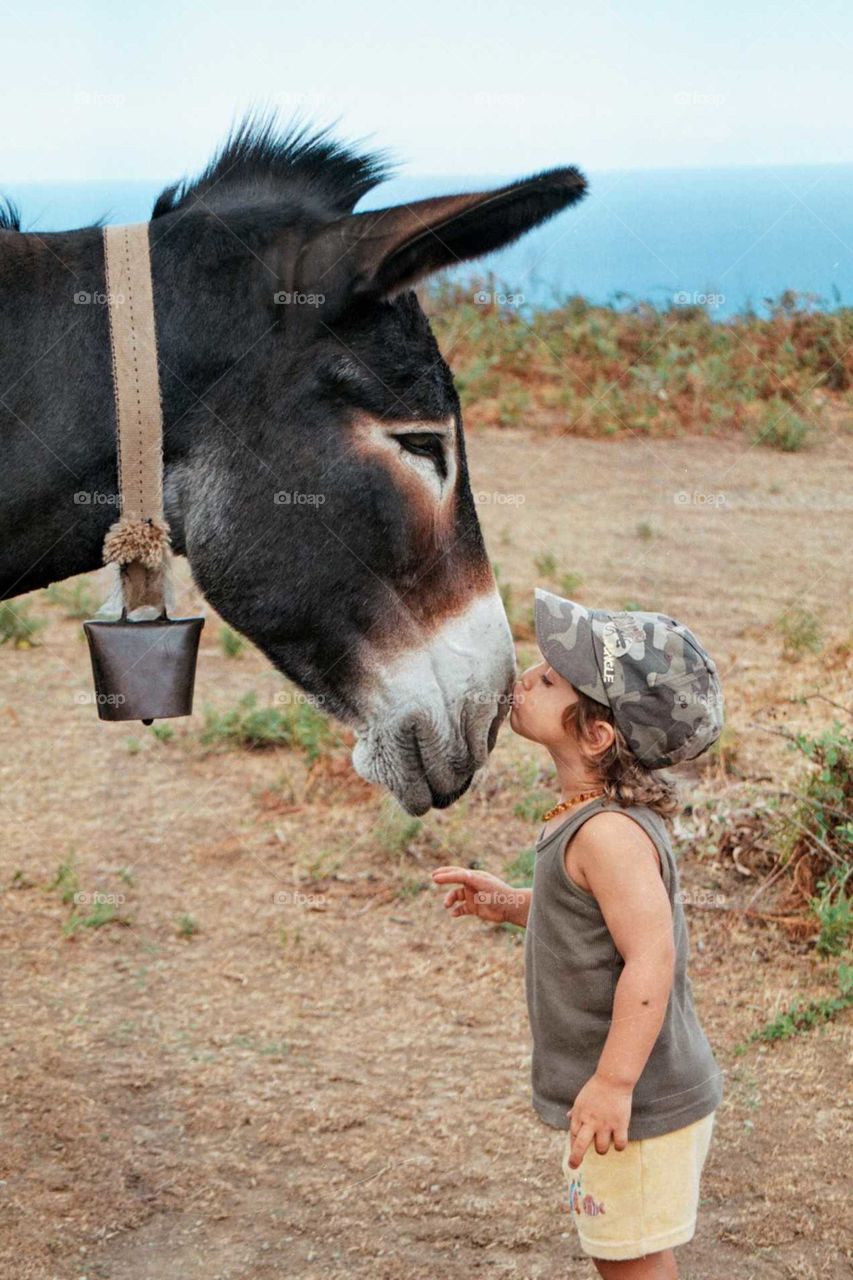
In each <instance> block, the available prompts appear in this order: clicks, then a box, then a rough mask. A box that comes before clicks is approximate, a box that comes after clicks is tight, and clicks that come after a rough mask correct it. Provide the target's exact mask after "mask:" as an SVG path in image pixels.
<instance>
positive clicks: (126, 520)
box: [104, 222, 169, 609]
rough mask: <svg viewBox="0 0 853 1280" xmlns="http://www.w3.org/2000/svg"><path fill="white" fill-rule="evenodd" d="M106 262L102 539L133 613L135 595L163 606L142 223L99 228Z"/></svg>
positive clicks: (150, 299)
mask: <svg viewBox="0 0 853 1280" xmlns="http://www.w3.org/2000/svg"><path fill="white" fill-rule="evenodd" d="M104 261H105V274H106V293H107V303H108V306H109V322H110V344H111V347H112V367H113V388H114V393H115V414H116V444H117V451H118V481H119V491H120V498H121V519H120V520H118V521H116V523H115V524H114V525H113V526H112V527H111V528H110V530H109V532H108V533H107V536H106V539H105V542H104V559H105V561H107V562H109V561H113V562H115V563H117V564H119V565H121V566H122V569H123V586H124V596H125V606H126V607H127V608H128V609H131V608H134V607H137V606H138V605H139V604H140V603H142V602H143V601H141V600H140V598H139V595H140V591H141V592H142V594H143V595H144V596H145V597H146V599H145V601H144V603H148V604H160V603H162V594H163V572H162V571H163V570H164V568H165V561H166V559H167V557H168V549H169V534H168V526H167V525H166V524H165V521H164V519H163V413H162V408H161V404H160V379H159V376H158V372H157V334H156V329H155V324H154V295H153V289H152V283H151V256H150V251H149V247H148V223H147V222H141V223H136V224H134V225H131V226H122V227H104ZM143 571H144V572H143ZM131 587H132V590H131ZM131 595H132V596H133V597H134V598H133V599H131V598H129V597H130V596H131Z"/></svg>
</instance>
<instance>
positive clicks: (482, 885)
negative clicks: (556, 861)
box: [432, 867, 530, 924]
mask: <svg viewBox="0 0 853 1280" xmlns="http://www.w3.org/2000/svg"><path fill="white" fill-rule="evenodd" d="M432 878H433V880H434V881H435V883H436V884H452V885H455V886H456V887H455V888H454V889H451V890H450V892H449V893H448V894H447V896H446V897H445V899H444V907H445V910H446V911H448V912H449V913H450V915H452V916H479V917H480V919H481V920H488V921H489V922H490V923H491V924H503V923H504V922H509V923H510V924H524V923H526V920H527V904H528V898H529V893H530V891H529V890H528V889H513V887H512V885H511V884H507V883H506V881H505V880H499V879H498V877H497V876H491V875H489V873H488V872H487V871H470V870H468V868H467V867H439V868H438V870H437V871H433V873H432Z"/></svg>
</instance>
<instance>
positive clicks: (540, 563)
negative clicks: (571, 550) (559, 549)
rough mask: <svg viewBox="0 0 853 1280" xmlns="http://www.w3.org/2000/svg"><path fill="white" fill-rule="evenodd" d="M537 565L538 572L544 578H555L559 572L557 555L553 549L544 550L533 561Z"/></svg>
mask: <svg viewBox="0 0 853 1280" xmlns="http://www.w3.org/2000/svg"><path fill="white" fill-rule="evenodd" d="M533 563H534V564H535V565H536V572H537V573H540V574H541V575H542V577H543V578H554V577H556V574H557V557H556V556H555V555H554V552H553V551H543V552H542V554H541V555H538V556H537V557H536V559H535V560H534V561H533Z"/></svg>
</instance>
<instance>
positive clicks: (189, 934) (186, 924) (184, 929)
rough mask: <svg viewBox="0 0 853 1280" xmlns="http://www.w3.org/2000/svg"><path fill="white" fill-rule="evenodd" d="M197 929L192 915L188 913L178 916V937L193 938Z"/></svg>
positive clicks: (196, 923)
mask: <svg viewBox="0 0 853 1280" xmlns="http://www.w3.org/2000/svg"><path fill="white" fill-rule="evenodd" d="M198 931H199V926H198V922H197V920H196V919H195V917H194V916H191V915H189V914H185V915H182V916H178V937H180V938H194V937H195V935H196V934H197V933H198Z"/></svg>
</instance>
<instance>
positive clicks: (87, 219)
mask: <svg viewBox="0 0 853 1280" xmlns="http://www.w3.org/2000/svg"><path fill="white" fill-rule="evenodd" d="M175 176H176V177H180V175H175ZM518 176H520V175H517V174H516V175H506V174H472V175H469V176H460V175H458V174H455V175H452V176H443V175H441V174H435V175H432V176H420V177H408V178H406V177H397V178H393V179H391V180H390V181H388V182H386V183H383V184H382V186H381V187H380V188H378V189H377V190H375V191H373V192H371V193H370V195H369V196H368V197H366V198H365V199H364V200H363V201H362V202H361V204H360V205H359V206H358V210H366V209H373V208H381V207H383V206H385V205H389V204H398V203H402V202H405V201H410V200H418V199H424V198H426V197H428V196H435V195H441V194H445V193H451V192H460V191H476V190H486V189H488V188H490V187H495V186H500V185H503V184H504V183H506V182H507V181H511V180H512V179H513V178H517V177H518ZM587 178H588V181H589V194H588V195H587V196H586V198H585V199H584V200H583V201H582V202H581V203H580V204H579V205H576V206H575V207H574V208H572V209H568V210H566V211H565V212H564V213H561V214H559V215H558V216H557V217H555V218H553V219H552V220H551V221H549V222H548V223H546V224H545V225H544V226H543V227H540V228H537V229H536V230H535V231H532V232H530V233H528V234H527V235H525V236H523V237H522V238H521V239H520V240H519V241H517V242H516V243H515V244H514V245H510V246H509V247H508V248H505V249H503V250H501V251H500V252H497V253H493V254H490V255H488V256H487V257H485V258H482V259H479V260H478V261H477V262H476V263H474V264H466V265H463V266H458V267H454V268H452V269H450V270H449V271H448V272H447V273H446V274H448V275H449V276H450V277H451V278H456V279H458V280H460V281H462V282H465V283H469V284H470V285H471V288H472V290H475V297H476V299H477V300H478V301H481V302H487V301H491V300H493V299H494V300H496V301H499V302H502V303H503V304H505V305H509V306H518V307H524V308H535V307H551V306H556V305H559V304H560V303H561V302H562V301H563V300H564V299H565V298H566V297H568V296H571V295H576V294H580V295H582V296H583V297H585V298H587V299H588V300H589V301H591V302H594V303H603V304H608V305H611V306H615V307H617V308H629V307H631V306H633V305H635V304H637V303H640V302H647V303H651V304H652V305H653V306H656V307H659V308H667V307H669V306H672V305H676V306H679V305H700V306H704V307H706V308H707V310H708V312H709V314H710V315H711V316H712V317H713V318H715V319H720V320H722V319H726V318H728V317H731V316H733V315H736V314H738V313H742V312H747V311H754V312H755V313H757V314H759V315H763V314H767V312H768V309H769V308H770V307H771V306H772V305H773V303H774V301H776V300H778V299H779V297H780V296H781V295H782V294H783V293H784V292H786V291H794V292H795V293H797V294H798V295H800V302H801V305H805V306H812V307H820V308H823V309H834V308H836V307H839V306H851V305H853V164H834V165H825V164H821V165H785V166H772V167H764V168H757V167H740V168H720V169H655V170H608V171H602V172H596V171H595V170H590V171H587ZM173 180H174V178H173V179H169V178H164V179H163V181H109V180H101V181H90V182H21V183H14V182H13V183H6V184H3V183H2V182H0V195H5V196H8V197H11V199H12V200H14V201H15V203H16V204H17V205H18V206H19V208H20V209H21V212H22V216H23V227H24V229H25V230H34V231H56V230H67V229H70V228H74V227H81V226H88V225H91V224H92V223H93V222H96V221H98V220H99V219H101V220H104V221H106V222H110V223H121V222H139V221H144V220H145V219H146V218H148V217H149V215H150V212H151V208H152V206H153V203H154V200H155V199H156V197H157V195H158V193H159V192H160V190H161V189H162V188H163V187H164V186H166V185H168V184H169V182H170V181H173ZM483 286H485V287H483Z"/></svg>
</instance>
